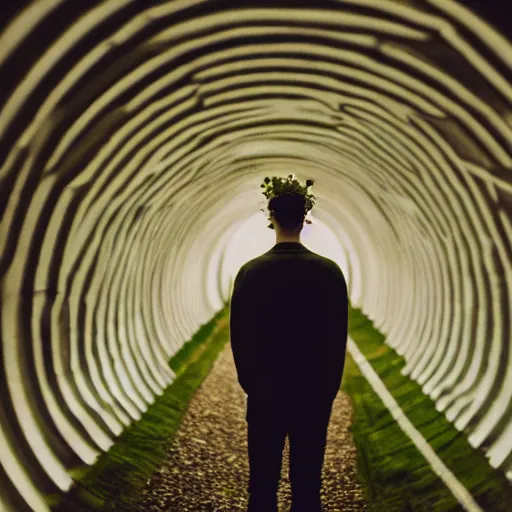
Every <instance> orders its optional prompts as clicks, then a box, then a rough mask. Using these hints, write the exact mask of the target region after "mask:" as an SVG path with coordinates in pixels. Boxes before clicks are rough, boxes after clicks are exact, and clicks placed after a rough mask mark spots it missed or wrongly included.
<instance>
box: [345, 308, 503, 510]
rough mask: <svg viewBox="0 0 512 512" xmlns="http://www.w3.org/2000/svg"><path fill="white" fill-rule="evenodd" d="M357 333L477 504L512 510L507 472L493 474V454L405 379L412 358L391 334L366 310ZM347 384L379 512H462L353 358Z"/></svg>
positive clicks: (363, 469)
mask: <svg viewBox="0 0 512 512" xmlns="http://www.w3.org/2000/svg"><path fill="white" fill-rule="evenodd" d="M349 335H350V336H351V337H352V339H353V340H354V341H355V342H356V344H357V345H358V347H359V349H360V350H361V352H362V353H363V354H364V356H365V357H366V358H367V359H368V361H369V362H370V363H371V365H372V367H373V368H374V370H375V371H376V372H377V374H378V375H379V376H380V378H381V379H382V381H383V383H384V384H385V386H386V387H387V388H388V389H389V391H390V392H391V394H392V395H393V396H394V398H395V400H396V401H397V402H398V404H399V405H400V407H401V408H402V410H403V411H404V413H405V414H406V416H407V417H408V419H409V420H410V421H411V423H412V424H413V425H414V426H415V427H416V428H417V429H418V430H419V431H420V433H421V434H422V435H423V436H424V437H425V439H427V441H429V443H430V444H431V446H432V448H433V449H434V450H435V451H436V453H437V454H438V456H439V457H440V458H441V459H442V460H443V462H444V463H445V464H446V466H447V467H448V468H449V469H450V470H451V471H452V472H453V473H454V474H455V476H456V477H457V478H458V480H459V481H460V482H461V483H462V485H464V486H465V487H466V488H467V489H468V490H469V491H470V492H471V494H472V495H473V497H474V499H475V501H476V502H477V503H479V505H480V506H481V507H482V508H483V509H484V510H486V511H487V510H492V511H493V512H494V511H496V512H501V511H503V512H505V511H510V510H511V509H512V507H511V505H510V503H512V487H511V486H510V484H509V482H508V480H507V478H506V476H505V475H504V473H503V472H502V471H499V470H495V469H493V468H492V467H491V466H490V465H489V462H488V460H487V459H486V457H485V454H484V453H483V452H482V451H481V450H477V449H474V448H473V447H472V446H471V445H470V444H469V442H468V441H467V439H466V435H465V434H464V433H462V432H459V431H458V430H457V429H456V428H455V427H454V426H453V425H452V424H451V423H450V422H449V421H448V420H447V419H446V418H445V416H444V415H443V414H442V413H439V412H438V411H437V410H436V408H435V404H434V402H433V400H431V399H430V398H429V397H428V396H426V395H424V394H423V392H422V390H421V386H420V385H419V384H417V383H416V382H414V381H412V380H411V379H410V378H409V377H407V376H404V375H401V373H400V370H401V369H402V368H403V367H404V365H405V361H404V359H403V358H402V357H401V356H400V355H399V354H397V352H396V351H395V350H393V349H392V348H390V347H388V346H387V345H386V344H385V343H384V341H385V336H384V335H383V334H382V333H380V332H379V331H378V330H377V329H376V328H375V327H374V325H373V323H372V322H371V321H370V320H368V318H367V317H366V316H365V315H364V314H363V312H362V311H361V310H360V309H355V308H354V309H352V308H351V310H350V316H349ZM343 385H344V386H345V389H346V391H347V392H348V393H349V395H350V397H351V399H352V401H353V404H354V414H355V423H354V425H353V431H354V440H355V442H356V445H357V449H358V454H359V455H360V463H359V472H360V477H361V479H362V481H363V482H364V485H365V486H366V489H367V496H368V499H369V501H370V502H371V503H372V506H373V507H374V510H386V511H388V510H390V511H391V510H435V511H445V510H446V511H449V510H459V508H458V507H457V505H456V502H454V498H453V497H452V498H450V496H451V493H450V491H448V489H447V488H446V487H445V486H444V484H442V482H441V480H440V479H439V478H438V477H437V476H436V475H435V474H434V473H433V471H432V470H431V469H429V468H428V467H426V465H425V464H426V461H425V459H424V458H423V456H422V455H421V453H420V452H419V451H418V450H417V449H416V448H415V447H414V446H413V445H412V443H411V441H408V438H407V437H406V436H405V434H404V433H403V432H402V431H401V430H400V428H399V427H398V425H397V424H396V423H395V422H394V421H393V420H392V417H391V415H390V414H389V413H388V412H386V410H385V407H384V404H383V403H382V402H381V401H380V399H379V398H378V396H377V395H376V394H375V393H374V391H373V390H372V389H371V386H370V385H369V384H368V382H366V380H365V379H364V377H363V376H362V375H361V374H360V373H359V370H358V369H357V366H356V365H355V363H354V362H353V361H352V360H351V359H350V358H349V362H347V365H346V368H345V377H344V384H343ZM433 504H434V505H433ZM431 506H432V507H433V508H428V507H431ZM425 507H426V508H425ZM454 507H455V508H454Z"/></svg>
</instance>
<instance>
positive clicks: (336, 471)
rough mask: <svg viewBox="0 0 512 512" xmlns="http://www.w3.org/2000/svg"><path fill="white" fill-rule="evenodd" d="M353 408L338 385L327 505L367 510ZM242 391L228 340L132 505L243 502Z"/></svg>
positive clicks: (171, 511)
mask: <svg viewBox="0 0 512 512" xmlns="http://www.w3.org/2000/svg"><path fill="white" fill-rule="evenodd" d="M351 416H352V410H351V406H350V402H349V400H348V398H347V396H346V395H345V394H344V393H343V392H341V391H340V392H339V393H338V396H337V397H336V400H335V402H334V404H333V408H332V413H331V419H330V423H329V429H328V433H327V446H326V453H325V461H324V466H323V482H324V484H323V493H324V494H323V504H324V507H325V509H326V511H328V512H337V511H344V512H345V511H355V510H357V511H361V510H368V507H367V505H366V503H365V501H364V498H363V494H362V489H361V486H360V485H359V483H358V481H357V478H356V452H355V447H354V444H353V442H352V438H351V435H350V432H349V430H348V429H349V428H350V423H351ZM288 448H289V445H288V438H286V442H285V448H284V452H283V466H282V478H281V485H280V488H279V494H278V497H279V503H280V505H279V511H280V512H285V511H287V510H289V508H290V504H291V488H290V481H289V479H288ZM248 478H249V466H248V460H247V424H246V422H245V393H244V392H243V391H242V389H241V388H240V386H239V385H238V381H237V378H236V370H235V365H234V361H233V355H232V352H231V347H230V345H229V343H228V344H227V345H226V347H225V348H224V349H223V351H222V352H221V354H220V355H219V358H218V359H217V360H216V362H215V364H214V366H213V368H212V371H211V372H210V374H209V375H208V377H207V378H206V379H205V380H204V381H203V383H202V385H201V386H200V388H199V389H198V390H197V392H196V394H195V395H194V397H193V398H192V400H191V401H190V404H189V407H188V409H187V412H186V413H185V416H184V417H183V420H182V422H181V425H180V429H179V431H178V432H177V434H176V437H175V439H174V442H173V444H172V446H171V448H170V450H169V452H168V454H167V457H166V460H165V462H164V464H163V466H162V468H161V469H160V470H159V471H158V472H156V473H155V474H154V475H153V477H152V478H151V479H150V480H148V482H147V484H146V486H145V488H144V489H143V491H142V495H141V500H140V502H139V504H138V505H137V507H135V508H133V509H132V511H133V512H142V511H144V512H148V511H161V512H163V511H165V512H186V511H188V512H217V511H245V510H246V506H247V481H248Z"/></svg>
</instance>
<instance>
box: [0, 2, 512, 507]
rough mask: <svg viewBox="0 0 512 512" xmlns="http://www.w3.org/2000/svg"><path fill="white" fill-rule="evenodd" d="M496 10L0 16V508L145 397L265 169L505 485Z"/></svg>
mask: <svg viewBox="0 0 512 512" xmlns="http://www.w3.org/2000/svg"><path fill="white" fill-rule="evenodd" d="M508 9H509V8H508V7H507V6H506V3H505V2H503V3H501V2H484V1H480V2H477V1H471V2H459V1H452V0H400V1H391V0H322V1H318V2H311V1H310V2H308V1H306V0H272V1H271V0H268V1H252V0H239V1H236V2H235V1H227V0H174V1H165V0H148V1H141V0H104V1H100V0H92V1H89V2H71V1H68V2H66V1H64V0H40V1H32V2H30V1H27V0H25V1H19V2H6V3H5V4H3V5H2V7H1V12H2V17H1V20H0V23H1V25H2V28H1V33H0V96H1V98H2V100H1V105H0V217H1V228H0V248H1V264H0V278H1V284H2V295H1V313H2V314H1V320H0V322H1V330H0V333H1V343H0V347H1V352H0V356H1V361H2V371H1V372H0V385H1V402H0V404H1V407H0V436H1V437H0V447H1V448H0V462H1V469H0V505H1V506H0V508H2V510H6V511H18V510H19V511H30V510H33V511H47V510H50V505H49V503H48V499H47V497H48V496H49V495H54V494H59V493H60V494H62V493H66V492H68V491H69V490H70V488H71V487H72V484H73V475H72V471H73V468H76V467H79V466H82V465H85V466H92V465H94V463H95V461H96V460H97V459H98V457H100V455H101V454H102V453H105V452H107V451H108V450H109V449H110V448H111V447H112V446H113V445H114V444H115V443H116V439H117V438H118V437H119V436H120V435H121V434H122V432H123V431H124V430H125V429H126V428H127V427H128V426H129V425H131V424H133V423H134V422H137V421H138V420H140V419H141V418H142V417H143V415H144V413H145V412H146V411H147V410H148V408H149V407H150V406H151V404H152V403H153V402H154V400H155V399H156V397H158V396H159V395H161V394H162V393H163V392H164V390H165V389H166V388H168V386H170V385H171V383H172V382H173V381H174V379H175V372H174V371H173V370H172V369H171V368H170V367H169V365H168V361H169V359H170V358H171V357H172V356H173V355H175V354H176V353H177V352H178V351H179V350H180V348H181V347H182V346H183V344H184V343H185V342H186V341H187V340H189V339H190V338H191V337H192V335H193V334H194V333H195V332H196V331H197V329H198V328H199V326H200V325H202V324H205V323H206V322H208V321H209V320H210V319H211V318H212V317H213V316H214V315H216V314H217V313H218V312H219V311H221V310H222V309H223V308H225V307H226V305H227V304H228V303H229V299H230V294H231V290H232V283H233V279H234V276H235V275H236V272H237V270H238V267H239V266H240V265H241V264H242V263H243V261H245V260H247V259H249V257H253V256H255V255H256V254H258V253H261V252H263V250H264V248H265V247H267V246H270V245H269V242H270V238H268V236H272V233H270V232H269V230H268V229H266V221H265V218H264V216H262V215H261V212H260V210H261V209H262V204H263V203H262V196H261V194H260V189H259V186H260V183H261V181H262V179H263V178H264V177H265V176H267V175H273V174H281V175H286V174H288V173H289V172H294V173H296V174H297V175H298V176H300V177H301V178H304V179H305V178H313V179H314V180H315V186H314V188H315V191H314V192H315V195H316V199H317V206H316V207H315V209H314V210H313V212H312V215H313V216H314V220H313V223H312V224H311V226H308V229H310V230H311V233H312V235H311V236H312V237H313V233H314V232H315V230H317V238H319V239H323V241H324V247H325V248H326V251H327V250H328V249H329V248H331V249H332V248H333V247H335V249H332V250H333V251H336V254H337V257H338V258H339V261H340V266H342V268H343V271H344V272H345V275H346V277H347V283H348V289H349V296H350V301H351V304H352V306H353V307H358V308H360V309H361V310H362V311H364V313H365V315H367V317H368V318H369V319H371V321H372V322H373V323H374V325H375V326H376V328H378V329H379V330H380V331H381V332H382V333H384V334H385V335H386V344H387V345H388V346H389V347H391V348H392V349H394V350H395V351H396V353H398V354H399V355H400V356H401V357H403V359H404V361H405V366H404V368H403V369H402V374H403V375H406V376H408V378H410V379H411V380H412V381H414V382H415V383H417V384H418V385H419V386H420V388H419V389H420V390H421V393H423V394H425V395H426V396H428V397H429V398H430V399H432V400H433V402H434V403H435V407H436V409H437V411H439V413H441V414H442V415H444V417H445V418H446V419H447V420H448V422H449V423H450V424H452V425H453V426H454V427H455V428H456V429H457V430H458V431H460V432H462V433H463V434H464V436H465V437H466V438H467V440H468V442H469V443H470V444H471V446H472V447H474V448H475V449H477V450H479V451H481V452H482V453H484V454H485V457H486V460H487V462H488V464H489V465H490V467H492V468H493V469H496V470H497V471H500V472H502V473H503V474H504V475H505V476H506V477H507V478H508V480H509V481H510V480H512V350H511V348H512V347H511V340H512V329H511V323H510V317H511V312H512V311H511V308H512V302H511V293H512V291H511V283H512V266H511V263H512V262H511V255H512V248H511V240H512V178H511V176H512V174H511V173H512V84H511V78H512V71H511V68H512V45H511V42H510V37H511V34H512V31H511V22H510V15H509V10H508ZM258 224H259V225H260V227H257V226H258ZM318 233H321V235H319V234H318ZM265 237H267V238H265ZM270 243H271V242H270ZM258 244H259V245H258ZM251 251H252V252H251ZM333 254H334V252H333ZM353 350H355V348H354V349H353Z"/></svg>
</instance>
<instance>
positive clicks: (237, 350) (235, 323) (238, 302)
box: [229, 268, 254, 394]
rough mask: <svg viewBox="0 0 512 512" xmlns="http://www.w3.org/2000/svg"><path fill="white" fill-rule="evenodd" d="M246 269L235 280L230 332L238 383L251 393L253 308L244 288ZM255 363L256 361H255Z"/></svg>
mask: <svg viewBox="0 0 512 512" xmlns="http://www.w3.org/2000/svg"><path fill="white" fill-rule="evenodd" d="M244 274H245V269H243V268H242V269H240V270H239V271H238V274H237V275H236V278H235V283H234V286H233V294H232V295H231V305H230V309H229V330H230V339H231V350H232V352H233V359H234V361H235V366H236V371H237V374H238V382H239V383H240V386H241V387H242V389H243V390H244V391H245V393H246V394H248V393H249V382H250V381H251V380H252V379H251V376H252V370H253V368H251V358H250V354H249V350H250V340H249V329H250V328H251V327H250V319H249V313H250V308H251V302H250V297H249V295H248V293H247V291H248V290H247V287H246V286H244V285H246V283H245V282H244ZM253 363H254V361H253Z"/></svg>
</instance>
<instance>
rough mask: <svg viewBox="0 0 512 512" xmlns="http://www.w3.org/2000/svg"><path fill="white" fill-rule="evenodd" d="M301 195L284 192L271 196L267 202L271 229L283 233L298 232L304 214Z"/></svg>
mask: <svg viewBox="0 0 512 512" xmlns="http://www.w3.org/2000/svg"><path fill="white" fill-rule="evenodd" d="M305 204H306V202H305V199H304V196H303V195H300V194H286V195H282V196H277V197H273V198H272V199H271V200H270V201H269V203H268V209H269V211H270V221H271V222H272V225H273V226H274V227H273V229H276V230H279V231H280V232H281V233H285V234H297V233H300V231H301V230H302V228H303V226H304V218H305V216H306V209H305V208H306V206H305Z"/></svg>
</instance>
